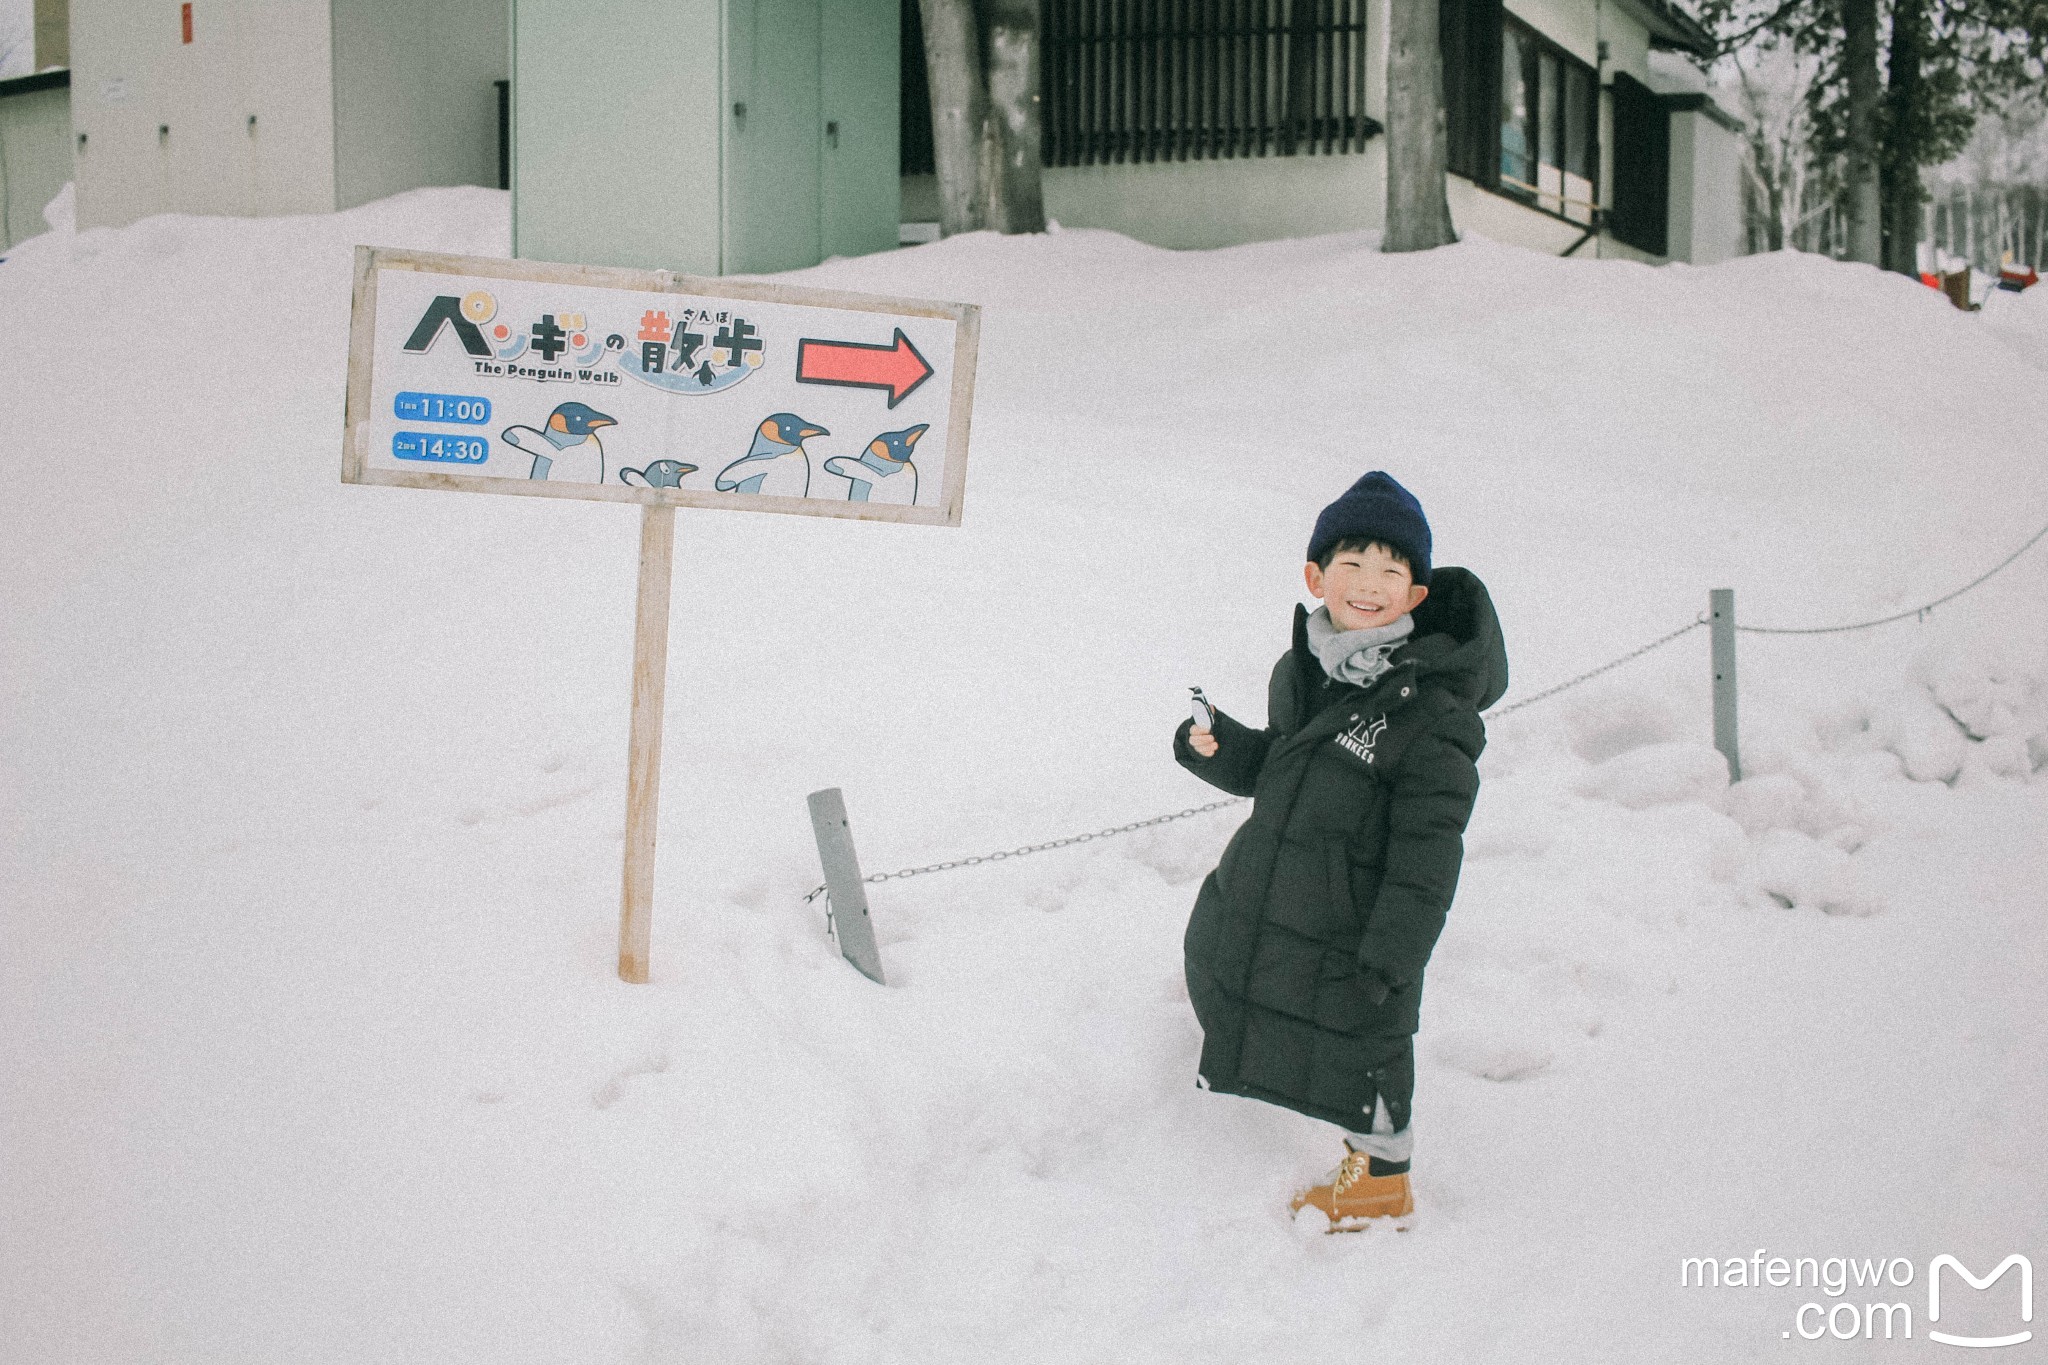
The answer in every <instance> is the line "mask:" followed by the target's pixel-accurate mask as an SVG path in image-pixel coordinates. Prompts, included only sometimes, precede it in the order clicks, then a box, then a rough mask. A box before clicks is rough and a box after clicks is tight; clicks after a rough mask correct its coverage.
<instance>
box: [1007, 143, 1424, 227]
mask: <svg viewBox="0 0 2048 1365" xmlns="http://www.w3.org/2000/svg"><path fill="white" fill-rule="evenodd" d="M1386 168H1387V161H1386V147H1385V143H1384V141H1383V140H1381V139H1379V138H1374V139H1373V140H1372V141H1371V142H1370V143H1368V144H1367V146H1366V150H1365V151H1363V152H1354V153H1350V154H1348V155H1344V156H1264V157H1239V158H1236V159H1233V160H1227V161H1157V162H1151V163H1149V164H1148V163H1144V162H1139V163H1137V164H1126V165H1110V166H1049V167H1047V168H1046V171H1045V212H1046V216H1047V217H1049V218H1051V219H1053V220H1055V221H1057V222H1058V223H1060V224H1061V225H1062V226H1065V227H1097V228H1109V229H1111V230H1112V231H1115V232H1121V233H1123V234H1125V235H1126V236H1129V237H1135V238H1137V239H1138V240H1139V241H1141V242H1150V243H1152V244H1153V245H1155V246H1166V247H1182V248H1186V247H1217V246H1234V245H1236V244H1237V243H1239V242H1261V241H1267V240H1270V239H1272V238H1275V237H1311V236H1314V235H1316V234H1318V233H1325V232H1352V231H1356V230H1358V229H1360V228H1371V229H1375V230H1377V229H1378V228H1379V226H1380V225H1381V223H1382V222H1384V221H1385V219H1386V185H1387V169H1386Z"/></svg>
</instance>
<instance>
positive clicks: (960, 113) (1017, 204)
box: [918, 0, 1045, 237]
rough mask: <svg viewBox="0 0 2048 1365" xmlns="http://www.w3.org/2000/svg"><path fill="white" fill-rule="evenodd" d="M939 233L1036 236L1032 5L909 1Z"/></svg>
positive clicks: (1039, 186) (1039, 228)
mask: <svg viewBox="0 0 2048 1365" xmlns="http://www.w3.org/2000/svg"><path fill="white" fill-rule="evenodd" d="M918 2H919V7H920V11H921V13H922V15H923V17H924V54H925V70H926V71H927V73H928V74H929V77H930V83H931V91H932V159H933V160H934V161H935V162H936V163H937V169H938V173H939V231H940V233H942V234H943V235H945V236H947V237H951V236H952V235H953V234H954V233H957V232H977V231H979V230H981V229H983V228H994V229H995V230H996V231H998V232H1043V231H1045V196H1044V190H1043V177H1042V175H1041V167H1042V162H1041V145H1042V143H1043V137H1042V135H1041V128H1042V126H1043V125H1042V122H1041V120H1040V117H1039V98H1038V62H1039V55H1038V54H1039V44H1038V0H982V3H981V5H980V7H979V10H980V12H979V13H977V6H976V3H975V0H918Z"/></svg>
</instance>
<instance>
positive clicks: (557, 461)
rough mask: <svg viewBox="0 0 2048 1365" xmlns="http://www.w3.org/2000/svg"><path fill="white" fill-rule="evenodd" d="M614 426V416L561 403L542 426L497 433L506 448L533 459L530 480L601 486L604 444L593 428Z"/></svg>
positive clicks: (582, 404)
mask: <svg viewBox="0 0 2048 1365" xmlns="http://www.w3.org/2000/svg"><path fill="white" fill-rule="evenodd" d="M618 424H619V422H618V419H617V418H616V417H607V416H606V415H605V414H604V413H601V412H599V411H598V410H597V409H596V408H593V407H591V406H589V405H588V404H585V403H563V404H561V405H560V406H558V407H557V408H556V409H555V410H554V411H553V412H551V413H549V414H548V420H547V425H546V426H545V427H540V428H535V427H524V426H510V427H506V428H505V429H504V430H503V431H502V432H500V433H498V434H499V437H500V438H501V439H502V440H503V441H504V442H505V443H506V444H507V445H509V446H512V447H513V448H514V449H517V450H522V451H525V452H526V453H527V454H528V455H531V456H533V469H532V471H531V472H530V473H528V474H527V477H528V478H530V479H561V480H564V481H567V482H572V483H603V482H604V445H603V443H602V442H600V441H599V440H598V439H597V429H598V428H599V427H615V426H617V425H618Z"/></svg>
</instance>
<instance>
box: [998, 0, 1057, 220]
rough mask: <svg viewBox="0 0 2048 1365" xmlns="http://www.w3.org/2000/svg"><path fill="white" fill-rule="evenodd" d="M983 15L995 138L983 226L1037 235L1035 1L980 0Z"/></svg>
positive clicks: (1040, 163) (1039, 167)
mask: <svg viewBox="0 0 2048 1365" xmlns="http://www.w3.org/2000/svg"><path fill="white" fill-rule="evenodd" d="M983 11H984V13H985V14H986V15H987V17H988V97H989V105H990V109H991V113H992V114H993V115H994V117H993V118H992V119H991V120H990V122H991V124H992V126H993V127H994V129H995V131H996V134H997V136H996V138H995V140H994V142H995V148H996V156H995V157H994V158H993V163H994V164H993V165H991V166H990V168H989V169H990V172H991V174H990V175H989V177H988V183H989V191H990V193H989V201H988V211H987V217H988V225H989V226H990V227H992V228H994V229H995V230H996V231H997V232H1043V231H1045V181H1044V176H1043V174H1042V171H1043V168H1044V153H1043V144H1044V136H1043V131H1044V123H1043V121H1042V120H1041V119H1040V117H1039V108H1040V104H1039V96H1038V63H1039V51H1040V48H1039V41H1038V32H1039V30H1038V0H983Z"/></svg>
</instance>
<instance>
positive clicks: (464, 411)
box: [391, 390, 491, 426]
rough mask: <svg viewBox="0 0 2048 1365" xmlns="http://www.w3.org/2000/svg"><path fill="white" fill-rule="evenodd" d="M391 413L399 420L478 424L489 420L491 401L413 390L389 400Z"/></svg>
mask: <svg viewBox="0 0 2048 1365" xmlns="http://www.w3.org/2000/svg"><path fill="white" fill-rule="evenodd" d="M391 410H392V415H394V416H395V417H397V418H398V420H399V421H401V422H462V423H466V424H468V425H471V426H481V425H482V424H483V423H485V422H488V421H490V420H491V400H490V399H488V398H478V397H476V396H474V395H472V394H466V393H414V392H412V391H410V390H408V391H407V392H405V393H401V394H399V395H398V397H396V398H394V399H392V400H391Z"/></svg>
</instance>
